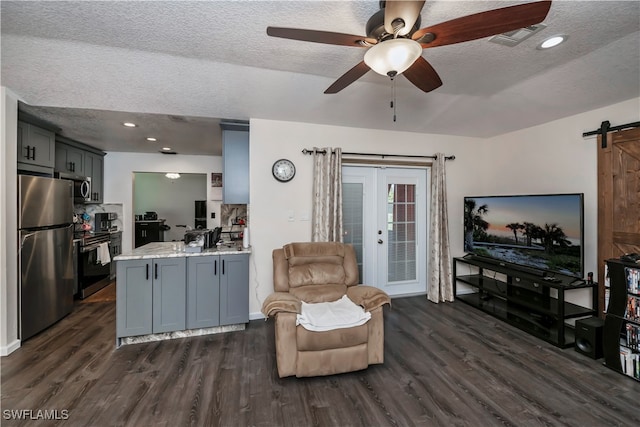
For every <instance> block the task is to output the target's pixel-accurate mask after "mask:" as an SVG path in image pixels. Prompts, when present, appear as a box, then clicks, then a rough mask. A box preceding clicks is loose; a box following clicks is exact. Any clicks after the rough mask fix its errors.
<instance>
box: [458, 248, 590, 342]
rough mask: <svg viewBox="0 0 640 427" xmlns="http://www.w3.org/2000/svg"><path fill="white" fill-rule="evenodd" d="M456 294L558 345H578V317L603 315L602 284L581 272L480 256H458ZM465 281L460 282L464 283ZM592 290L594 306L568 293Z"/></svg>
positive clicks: (499, 317)
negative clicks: (549, 270)
mask: <svg viewBox="0 0 640 427" xmlns="http://www.w3.org/2000/svg"><path fill="white" fill-rule="evenodd" d="M453 277H454V281H453V283H454V295H455V297H456V299H457V300H460V301H462V302H464V303H466V304H469V305H471V306H473V307H476V308H478V309H480V310H482V311H484V312H485V313H488V314H490V315H492V316H494V317H496V318H498V319H500V320H503V321H505V322H506V323H508V324H510V325H513V326H515V327H517V328H519V329H521V330H523V331H525V332H527V333H529V334H531V335H534V336H536V337H538V338H541V339H543V340H545V341H547V342H549V343H551V344H553V345H555V346H557V347H561V348H568V347H571V346H573V344H574V340H575V338H574V333H573V331H574V325H573V323H572V322H573V321H575V320H576V319H579V318H583V317H590V316H597V315H598V291H597V289H598V284H597V283H595V282H594V283H586V282H585V281H584V280H582V279H577V278H575V277H571V276H567V275H563V274H558V273H549V274H548V275H547V276H544V275H543V273H542V271H540V272H538V271H537V270H535V269H532V268H526V267H522V268H520V267H518V266H514V265H512V264H508V263H502V262H500V261H497V260H496V261H493V260H487V259H485V258H481V257H477V256H473V255H471V256H469V255H468V256H466V257H463V258H454V259H453ZM461 284H462V285H464V286H460V285H461ZM580 289H590V290H591V299H592V302H591V307H583V306H580V305H576V304H574V303H570V302H567V301H566V300H565V297H566V294H567V293H568V292H572V291H576V290H580Z"/></svg>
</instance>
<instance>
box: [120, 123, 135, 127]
mask: <svg viewBox="0 0 640 427" xmlns="http://www.w3.org/2000/svg"><path fill="white" fill-rule="evenodd" d="M123 125H125V126H126V127H128V128H134V127H136V126H137V125H136V124H135V123H131V122H124V123H123Z"/></svg>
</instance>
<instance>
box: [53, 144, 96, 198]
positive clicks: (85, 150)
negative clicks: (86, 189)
mask: <svg viewBox="0 0 640 427" xmlns="http://www.w3.org/2000/svg"><path fill="white" fill-rule="evenodd" d="M104 155H105V153H104V152H102V151H100V150H98V149H96V148H93V147H91V146H89V145H86V144H82V143H81V142H78V141H74V140H72V139H69V138H65V137H63V136H60V135H58V136H57V137H56V156H55V159H56V162H55V169H56V172H60V173H62V174H69V175H78V176H86V177H89V178H91V202H90V203H102V201H103V189H104V180H103V175H104Z"/></svg>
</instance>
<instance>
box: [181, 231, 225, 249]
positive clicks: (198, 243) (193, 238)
mask: <svg viewBox="0 0 640 427" xmlns="http://www.w3.org/2000/svg"><path fill="white" fill-rule="evenodd" d="M221 231H222V229H221V228H220V227H216V228H214V229H213V230H189V231H187V232H186V233H184V246H185V251H187V252H188V251H189V248H201V249H200V250H202V249H209V248H215V247H216V243H218V241H219V240H220V232H221Z"/></svg>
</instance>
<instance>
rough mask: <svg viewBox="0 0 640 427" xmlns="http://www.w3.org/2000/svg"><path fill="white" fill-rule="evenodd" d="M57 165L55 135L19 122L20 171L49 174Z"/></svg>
mask: <svg viewBox="0 0 640 427" xmlns="http://www.w3.org/2000/svg"><path fill="white" fill-rule="evenodd" d="M54 163H55V133H54V132H52V131H50V130H47V129H44V128H41V127H38V126H35V125H32V124H31V123H27V122H24V121H18V169H22V170H29V171H35V172H44V173H49V172H51V170H52V169H53V166H54Z"/></svg>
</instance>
